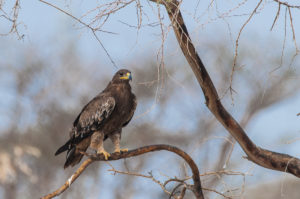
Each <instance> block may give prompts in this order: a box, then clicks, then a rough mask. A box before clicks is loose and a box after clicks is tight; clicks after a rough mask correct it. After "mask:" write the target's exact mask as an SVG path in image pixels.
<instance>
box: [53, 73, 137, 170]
mask: <svg viewBox="0 0 300 199" xmlns="http://www.w3.org/2000/svg"><path fill="white" fill-rule="evenodd" d="M130 80H132V76H131V72H130V71H129V70H126V69H121V70H119V71H118V72H117V73H116V74H115V75H114V77H113V78H112V80H111V81H110V82H109V84H108V85H107V87H106V88H105V89H104V90H103V91H102V92H101V93H99V94H98V95H97V96H96V97H95V98H93V99H92V100H91V101H90V102H89V103H88V104H87V105H85V106H84V107H83V109H82V111H81V112H80V114H79V115H78V116H77V118H76V119H75V121H74V123H73V127H72V129H71V131H70V139H69V140H68V141H67V142H66V143H65V144H64V145H63V146H61V147H60V148H59V149H58V150H57V151H56V153H55V155H58V154H60V153H62V152H64V151H67V158H66V162H65V165H64V168H67V167H68V166H70V165H71V166H74V165H76V164H77V163H79V162H80V160H81V159H82V157H83V154H81V153H80V151H86V150H87V148H88V147H91V148H92V149H94V150H96V151H97V154H103V155H104V157H105V159H106V160H107V159H108V157H109V156H110V154H109V153H108V152H106V151H105V150H104V147H103V141H105V140H106V139H107V138H110V139H111V140H112V142H113V144H114V147H115V151H114V152H119V153H120V152H121V151H127V149H120V139H121V132H122V128H123V127H124V126H126V125H127V124H128V123H129V122H130V120H131V118H132V116H133V114H134V111H135V108H136V105H137V102H136V97H135V95H134V94H133V93H132V92H131V86H130V84H129V81H130Z"/></svg>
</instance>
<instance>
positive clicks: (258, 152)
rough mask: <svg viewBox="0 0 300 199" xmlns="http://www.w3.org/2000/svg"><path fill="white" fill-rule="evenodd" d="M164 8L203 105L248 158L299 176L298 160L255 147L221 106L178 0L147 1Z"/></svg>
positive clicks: (299, 165)
mask: <svg viewBox="0 0 300 199" xmlns="http://www.w3.org/2000/svg"><path fill="white" fill-rule="evenodd" d="M150 1H153V2H156V3H159V4H162V5H164V6H165V7H166V9H167V12H168V15H169V18H170V20H171V22H172V26H173V30H174V32H175V35H176V38H177V41H178V43H179V45H180V47H181V50H182V52H183V54H184V56H185V57H186V59H187V61H188V63H189V65H190V67H191V68H192V70H193V72H194V74H195V76H196V78H197V80H198V83H199V85H200V87H201V89H202V91H203V94H204V96H205V100H206V105H207V107H208V108H209V110H210V111H211V112H212V113H213V114H214V116H215V117H216V118H217V119H218V120H219V122H220V123H221V124H222V125H223V126H224V127H225V128H226V129H227V131H228V132H229V133H230V134H231V135H232V136H233V137H234V138H235V140H236V141H237V142H238V143H239V144H240V146H241V147H242V148H243V150H244V152H245V153H246V154H247V156H248V157H247V159H249V160H251V161H253V162H254V163H256V164H258V165H260V166H263V167H265V168H269V169H273V170H277V171H283V172H288V173H290V174H293V175H295V176H297V177H300V160H299V159H298V158H296V157H292V156H290V155H287V154H281V153H276V152H272V151H269V150H266V149H262V148H260V147H258V146H256V145H255V144H254V143H253V142H252V140H251V139H250V138H249V137H248V136H247V134H246V133H245V131H244V130H243V128H242V127H241V126H240V124H239V123H238V122H237V121H236V120H235V119H234V118H233V117H232V116H231V115H230V114H229V113H228V112H227V110H226V109H225V108H224V107H223V105H222V103H221V101H220V99H219V96H218V93H217V91H216V88H215V86H214V84H213V82H212V80H211V78H210V76H209V74H208V73H207V71H206V69H205V66H204V64H203V63H202V61H201V59H200V57H199V55H198V54H197V52H196V49H195V47H194V45H193V43H192V41H191V39H190V36H189V33H188V31H187V28H186V25H185V23H184V20H183V18H182V15H181V12H180V9H179V2H178V1H177V0H150Z"/></svg>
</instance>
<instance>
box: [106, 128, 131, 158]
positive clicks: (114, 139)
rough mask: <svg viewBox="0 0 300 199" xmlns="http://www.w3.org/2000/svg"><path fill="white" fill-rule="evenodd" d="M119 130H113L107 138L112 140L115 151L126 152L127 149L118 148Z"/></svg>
mask: <svg viewBox="0 0 300 199" xmlns="http://www.w3.org/2000/svg"><path fill="white" fill-rule="evenodd" d="M121 132H122V131H121V130H119V131H116V132H114V133H113V134H111V135H109V138H110V139H111V141H112V142H113V144H114V146H115V151H114V152H115V153H120V152H127V151H128V149H120V140H121Z"/></svg>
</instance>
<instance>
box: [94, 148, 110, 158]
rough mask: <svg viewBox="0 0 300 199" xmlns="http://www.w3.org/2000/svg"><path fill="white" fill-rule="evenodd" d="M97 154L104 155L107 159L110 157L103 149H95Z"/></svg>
mask: <svg viewBox="0 0 300 199" xmlns="http://www.w3.org/2000/svg"><path fill="white" fill-rule="evenodd" d="M97 154H98V155H100V154H102V155H104V159H105V160H108V158H109V157H110V154H109V153H108V152H107V151H105V150H101V151H97Z"/></svg>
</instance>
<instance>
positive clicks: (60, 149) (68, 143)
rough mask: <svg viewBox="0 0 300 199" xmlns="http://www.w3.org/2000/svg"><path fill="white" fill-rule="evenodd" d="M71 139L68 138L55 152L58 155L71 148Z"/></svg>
mask: <svg viewBox="0 0 300 199" xmlns="http://www.w3.org/2000/svg"><path fill="white" fill-rule="evenodd" d="M70 144H71V140H68V141H67V142H66V143H65V144H64V145H62V146H61V147H60V148H59V149H57V151H56V152H55V155H58V154H60V153H62V152H64V151H66V150H69V149H70Z"/></svg>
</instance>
